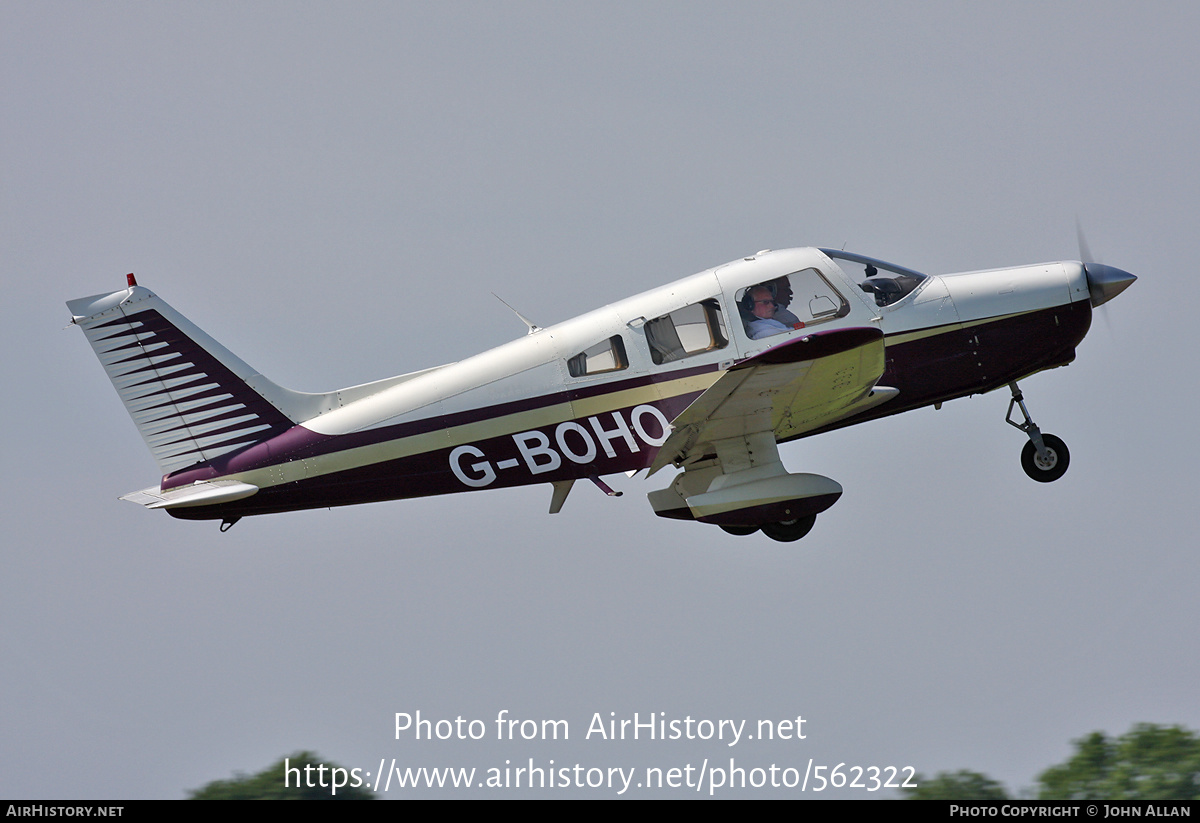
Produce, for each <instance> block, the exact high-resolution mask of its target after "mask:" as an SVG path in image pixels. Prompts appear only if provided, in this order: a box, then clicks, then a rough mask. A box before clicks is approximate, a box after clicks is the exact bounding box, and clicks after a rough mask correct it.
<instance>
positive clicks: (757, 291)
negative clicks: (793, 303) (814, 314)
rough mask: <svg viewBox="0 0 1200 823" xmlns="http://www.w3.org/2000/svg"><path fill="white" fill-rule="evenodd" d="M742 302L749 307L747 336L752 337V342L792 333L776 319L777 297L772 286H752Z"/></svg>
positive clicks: (788, 327) (789, 328)
mask: <svg viewBox="0 0 1200 823" xmlns="http://www.w3.org/2000/svg"><path fill="white" fill-rule="evenodd" d="M742 301H743V302H744V303H745V304H746V305H747V308H748V310H749V314H750V316H749V317H747V318H746V334H748V335H750V339H751V340H760V339H762V338H763V337H770V336H771V335H773V334H782V333H783V332H785V331H791V327H790V326H787V325H785V324H783V323H781V322H779V321H778V320H776V319H775V310H776V306H775V297H774V295H773V294H772V293H771V287H770V286H767V285H765V284H763V285H758V286H752V287H751V288H750V290H749V291H748V292H747V293H746V296H745V297H743V298H742Z"/></svg>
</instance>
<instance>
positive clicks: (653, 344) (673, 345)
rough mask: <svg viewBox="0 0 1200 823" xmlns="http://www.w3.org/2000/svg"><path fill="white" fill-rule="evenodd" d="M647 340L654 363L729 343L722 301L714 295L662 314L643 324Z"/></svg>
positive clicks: (702, 351)
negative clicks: (722, 314)
mask: <svg viewBox="0 0 1200 823" xmlns="http://www.w3.org/2000/svg"><path fill="white" fill-rule="evenodd" d="M646 342H647V343H649V344H650V359H651V360H653V361H654V364H655V365H656V366H661V365H662V364H663V363H670V362H672V361H675V360H682V359H683V358H685V357H691V356H692V355H695V354H702V353H704V352H706V351H712V350H713V349H723V348H725V347H726V346H728V345H729V335H728V333H727V332H726V331H725V320H724V319H723V318H722V317H721V304H720V303H718V302H717V301H716V299H715V298H711V297H710V298H709V299H708V300H702V301H700V302H699V303H693V304H692V305H690V306H684V307H683V308H682V309H678V310H677V311H673V312H671V313H670V314H664V315H663V316H662V317H658V318H655V319H654V320H650V321H648V322H647V323H646Z"/></svg>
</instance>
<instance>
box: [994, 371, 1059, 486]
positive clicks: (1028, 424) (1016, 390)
mask: <svg viewBox="0 0 1200 823" xmlns="http://www.w3.org/2000/svg"><path fill="white" fill-rule="evenodd" d="M1008 388H1009V390H1010V391H1011V392H1012V400H1009V401H1008V414H1006V415H1005V416H1004V422H1005V423H1007V424H1008V425H1010V426H1012V427H1014V428H1017V429H1020V430H1021V431H1023V432H1024V433H1025V434H1027V435H1028V436H1029V442H1028V443H1026V444H1025V448H1024V449H1022V450H1021V468H1023V469H1024V470H1025V474H1027V475H1029V476H1030V477H1031V478H1033V479H1034V480H1036V481H1038V482H1039V483H1053V482H1054V481H1055V480H1057V479H1058V478H1060V477H1062V476H1063V475H1064V474H1066V473H1067V467H1068V466H1069V465H1070V464H1071V453H1070V452H1069V451H1068V450H1067V444H1066V443H1064V442H1063V441H1062V440H1060V439H1059V438H1057V437H1055V436H1054V435H1052V434H1042V430H1041V429H1039V428H1038V427H1037V424H1036V423H1034V422H1033V420H1032V419H1031V418H1030V417H1029V410H1028V409H1026V408H1025V397H1024V395H1022V394H1021V389H1020V387H1018V386H1017V384H1016V383H1009V384H1008ZM1014 407H1019V408H1020V409H1021V416H1022V417H1024V418H1025V422H1023V423H1018V422H1016V421H1015V420H1013V419H1012V413H1013V408H1014Z"/></svg>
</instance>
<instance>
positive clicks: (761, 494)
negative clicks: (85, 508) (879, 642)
mask: <svg viewBox="0 0 1200 823" xmlns="http://www.w3.org/2000/svg"><path fill="white" fill-rule="evenodd" d="M1081 256H1083V257H1087V255H1081ZM1135 279H1136V278H1135V277H1134V276H1133V275H1132V274H1129V273H1128V272H1125V271H1122V270H1120V269H1117V268H1113V267H1111V266H1104V265H1100V264H1097V263H1092V262H1082V263H1081V262H1073V261H1072V262H1057V263H1043V264H1037V265H1031V266H1019V267H1015V268H1003V269H992V270H987V271H973V272H964V273H959V274H947V275H941V276H932V275H927V274H922V273H920V272H917V271H913V270H912V269H908V268H905V267H903V266H897V265H893V264H891V263H886V262H884V261H881V260H876V259H874V258H870V257H866V256H863V255H860V254H852V253H849V252H845V251H839V250H834V249H817V248H799V249H784V250H769V249H768V250H764V251H760V252H758V253H756V254H754V255H752V256H750V257H745V258H742V259H739V260H735V261H733V262H731V263H726V264H724V265H721V266H717V267H715V268H712V269H708V270H707V271H703V272H700V273H699V274H695V275H692V276H691V277H685V278H684V279H682V280H677V281H675V282H674V283H670V284H668V285H665V286H661V287H659V288H656V289H652V290H650V291H647V292H644V293H642V294H639V295H636V296H634V297H629V298H626V299H624V300H620V301H618V302H616V303H613V304H611V305H608V306H605V307H604V308H601V309H597V310H595V311H592V312H589V313H588V314H584V315H581V316H579V317H576V318H574V319H571V320H567V321H565V322H562V323H559V324H557V325H554V326H550V327H547V328H539V327H538V326H536V325H534V324H533V323H530V322H529V321H528V320H525V318H523V317H521V319H522V320H523V321H525V323H526V325H528V327H529V331H528V334H526V335H525V336H524V337H521V338H520V339H517V340H514V341H512V342H511V343H507V344H505V345H503V346H500V347H498V348H495V349H492V350H490V351H486V352H484V353H482V354H478V355H476V356H474V357H471V358H468V359H466V360H463V361H461V362H458V363H450V364H447V365H444V366H437V367H434V368H429V369H424V370H423V371H416V372H411V373H409V374H403V375H400V376H398V377H392V378H389V379H386V380H380V381H378V382H373V383H366V384H363V385H359V386H351V387H349V388H345V389H340V390H338V391H332V392H325V393H318V394H306V393H301V392H295V391H291V390H289V389H285V388H282V387H280V386H278V385H276V384H275V383H273V382H271V381H270V380H268V379H267V378H265V377H264V376H263V375H261V374H259V373H258V372H256V371H255V370H254V369H252V368H251V367H250V366H248V365H247V364H246V363H245V362H243V361H242V360H240V359H239V358H237V357H236V356H234V355H233V354H232V353H231V352H230V351H228V350H227V349H226V348H224V347H223V346H222V345H220V344H219V343H217V342H216V341H215V340H213V339H212V338H211V337H209V336H208V335H207V334H205V333H204V332H203V331H201V330H200V329H199V328H197V327H196V326H194V325H193V324H192V323H190V322H189V321H188V320H186V319H185V318H184V317H183V316H182V315H180V314H179V313H178V312H176V311H175V310H174V309H172V308H171V307H170V306H168V305H167V304H166V303H165V302H164V301H163V300H161V299H160V298H159V297H157V296H156V295H155V294H154V293H152V292H151V291H149V290H148V289H146V288H143V287H142V286H139V285H137V283H136V281H135V279H134V276H133V275H132V274H131V275H128V288H126V289H123V290H121V291H117V292H114V293H112V294H103V295H95V296H92V297H84V298H81V299H78V300H72V301H70V302H68V304H67V306H68V308H69V309H70V310H71V314H72V317H73V321H72V322H74V323H75V324H76V325H78V326H80V327H81V328H82V329H83V331H84V333H85V334H86V335H87V338H88V340H89V342H90V343H91V345H92V348H93V349H94V350H95V352H96V354H97V356H98V357H99V359H100V362H101V363H102V364H103V366H104V368H105V370H106V371H107V373H108V376H109V378H110V379H111V380H112V382H113V385H114V386H115V387H116V389H117V393H118V394H119V395H120V397H121V399H122V401H124V403H125V407H126V409H127V410H128V411H129V413H130V415H131V416H132V417H133V419H134V422H135V423H136V425H137V428H138V430H139V431H140V432H141V434H142V437H143V438H144V439H145V441H146V445H147V446H149V447H150V450H151V452H152V453H153V455H154V459H155V460H156V461H157V462H158V465H159V467H160V468H161V469H162V472H163V477H162V480H161V482H160V483H159V484H158V485H156V486H152V487H150V488H148V489H144V490H142V491H138V492H133V493H131V494H128V495H126V496H125V497H123V498H122V499H124V500H130V501H133V502H135V503H140V504H142V505H143V506H146V507H147V508H150V509H165V510H166V511H167V513H168V514H171V515H173V516H174V517H178V518H183V519H188V520H210V519H213V520H221V521H222V523H221V531H225V530H227V529H228V528H229V527H231V526H232V525H233V524H234V523H236V522H237V521H238V520H239V519H241V518H242V517H245V516H247V515H253V514H268V513H273V512H286V511H295V510H299V509H311V508H321V507H328V506H344V505H349V504H353V503H369V502H374V501H381V500H395V499H401V498H409V497H422V496H426V495H435V494H447V493H450V492H462V491H474V490H480V489H494V488H503V487H508V486H519V485H527V484H531V483H545V484H547V485H549V486H550V487H551V490H552V491H551V500H550V512H551V513H552V514H553V513H557V512H558V511H559V510H560V509H561V508H562V506H563V503H564V502H565V500H566V498H567V494H568V493H569V492H570V490H571V488H572V485H573V484H574V483H575V481H576V480H581V479H587V480H590V481H592V482H593V483H595V484H596V485H597V486H598V487H599V488H600V489H601V490H602V491H604V492H605V493H606V494H609V495H613V496H616V495H619V492H614V491H612V489H611V488H610V487H609V486H608V485H607V484H606V483H605V482H604V480H603V479H602V478H603V477H604V476H605V475H611V474H615V473H618V472H626V473H629V474H633V473H634V472H637V471H639V470H643V469H646V470H648V475H652V474H654V473H656V472H658V471H659V470H660V469H664V468H667V467H673V468H675V469H677V470H678V469H682V471H679V472H678V474H677V475H676V476H675V477H674V480H673V481H672V482H671V484H670V485H669V486H668V487H667V488H665V489H661V490H659V491H653V492H650V494H649V499H650V504H651V506H652V507H653V509H654V511H655V513H656V514H658V515H660V516H662V517H668V518H676V519H680V520H696V521H699V522H701V523H709V524H713V525H715V526H719V527H720V528H722V529H724V530H725V531H726V532H729V533H730V534H735V535H748V534H753V533H754V532H757V531H760V530H761V531H762V532H763V533H764V534H765V535H766V536H767V537H770V538H773V539H775V540H779V541H792V540H798V539H800V538H801V537H803V536H804V535H806V534H807V533H808V532H809V530H810V529H812V527H813V524H814V522H815V520H816V517H817V515H818V514H819V513H821V512H822V511H824V510H826V509H827V508H829V507H830V506H832V505H833V504H834V503H835V502H836V501H837V499H838V497H839V496H840V495H841V493H842V487H841V486H840V485H839V484H838V483H837V482H835V481H834V480H831V479H830V478H828V477H823V476H821V475H816V474H795V473H790V472H788V471H786V470H785V469H784V467H783V465H782V463H781V462H780V458H779V448H778V444H779V443H783V442H786V441H789V440H795V439H797V438H800V437H808V436H811V435H814V434H819V433H821V432H826V431H829V430H831V429H834V428H839V427H842V426H850V425H854V424H856V423H862V422H865V421H868V420H872V419H875V418H879V417H883V416H886V415H891V414H898V413H900V412H904V411H909V410H912V409H916V408H920V407H924V406H930V405H932V406H935V407H940V405H941V404H942V403H944V402H945V401H947V400H952V399H954V398H957V397H965V396H967V395H972V394H978V393H982V392H989V391H992V390H995V389H1003V388H1005V387H1008V388H1009V389H1010V390H1011V393H1012V398H1011V400H1010V402H1009V406H1008V414H1007V416H1006V421H1007V422H1008V423H1010V424H1011V425H1013V426H1015V427H1017V428H1018V429H1020V430H1021V431H1022V432H1023V433H1024V434H1025V435H1027V438H1028V442H1027V443H1026V444H1025V447H1024V451H1023V453H1022V455H1021V463H1022V466H1023V467H1024V469H1025V472H1026V473H1027V474H1028V475H1029V476H1030V477H1032V478H1033V479H1034V480H1038V481H1043V482H1048V481H1053V480H1057V479H1058V478H1059V477H1061V476H1062V474H1063V472H1065V471H1066V469H1067V465H1068V461H1069V459H1070V455H1069V453H1068V451H1067V447H1066V446H1065V445H1064V444H1063V442H1062V441H1061V440H1060V439H1058V438H1057V437H1055V436H1053V435H1051V434H1045V433H1042V431H1041V430H1040V429H1039V427H1038V426H1037V425H1035V424H1034V422H1033V420H1032V419H1031V418H1030V416H1029V412H1028V410H1027V408H1026V406H1025V402H1024V398H1023V396H1022V394H1021V391H1020V389H1019V388H1018V385H1017V381H1019V380H1020V379H1022V378H1024V377H1027V376H1029V375H1031V374H1034V373H1035V372H1039V371H1042V370H1045V369H1050V368H1054V367H1056V366H1062V365H1065V364H1067V363H1069V362H1071V361H1072V360H1073V359H1074V358H1075V347H1076V346H1077V345H1078V344H1079V342H1080V341H1081V340H1082V339H1083V337H1084V335H1085V334H1086V333H1087V331H1088V327H1089V325H1090V324H1091V319H1092V308H1093V307H1095V306H1099V305H1100V304H1102V303H1104V302H1106V301H1108V300H1110V299H1112V298H1113V297H1115V296H1116V295H1117V294H1119V293H1120V292H1121V291H1123V290H1124V289H1125V288H1126V287H1128V286H1129V285H1130V284H1131V283H1132V282H1133V281H1134V280H1135ZM518 317H520V315H519V314H518ZM1014 409H1018V410H1019V412H1020V419H1019V420H1015V419H1014V417H1013V412H1014Z"/></svg>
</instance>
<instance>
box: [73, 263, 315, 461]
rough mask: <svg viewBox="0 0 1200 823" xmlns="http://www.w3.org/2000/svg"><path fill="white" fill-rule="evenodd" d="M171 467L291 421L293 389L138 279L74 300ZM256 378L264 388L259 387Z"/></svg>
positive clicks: (150, 440)
mask: <svg viewBox="0 0 1200 823" xmlns="http://www.w3.org/2000/svg"><path fill="white" fill-rule="evenodd" d="M67 307H68V308H69V309H70V310H71V314H72V317H73V322H74V323H75V324H76V325H78V326H79V327H80V328H82V329H83V332H84V334H86V335H87V338H88V342H89V343H91V344H92V349H93V350H94V351H95V352H96V356H97V357H99V358H100V363H101V365H103V366H104V370H105V371H106V372H107V373H108V377H109V379H110V380H112V383H113V386H114V387H115V388H116V390H117V394H119V395H120V396H121V401H122V402H124V404H125V408H126V409H127V410H128V411H129V414H130V416H131V417H132V418H133V421H134V423H135V424H136V425H137V428H138V431H139V432H141V435H142V438H143V439H144V440H145V441H146V445H147V446H148V447H149V448H150V451H151V453H152V454H153V455H154V459H155V460H156V461H157V462H158V465H159V466H160V467H161V468H162V472H163V474H164V475H167V474H171V473H172V472H176V471H179V470H180V469H184V468H187V467H189V466H193V465H195V464H197V463H203V462H207V461H210V460H212V459H214V458H216V457H219V456H221V455H223V454H228V453H229V452H232V451H235V450H237V449H240V448H243V447H246V446H249V445H252V444H254V443H259V442H262V441H264V440H267V439H269V438H271V437H274V436H275V435H277V434H279V433H281V432H284V431H286V430H287V429H290V428H291V427H292V426H293V425H294V424H295V423H296V422H297V421H296V420H295V419H293V418H292V417H289V416H288V415H287V414H285V413H284V412H283V411H281V410H280V408H279V407H278V406H277V405H276V404H273V403H272V402H270V401H268V400H267V398H266V397H265V396H264V394H263V393H264V392H265V393H267V394H269V395H270V394H281V395H282V394H292V393H290V392H287V391H286V390H284V389H280V388H279V387H277V386H275V385H274V384H273V383H270V382H269V381H266V380H265V379H264V378H263V377H262V375H260V374H258V373H257V372H255V371H254V369H252V368H250V366H248V365H246V363H245V362H243V361H242V360H241V359H239V358H238V357H236V356H235V355H234V354H233V353H232V352H230V351H229V350H228V349H226V348H225V347H224V346H222V345H221V344H220V343H218V342H217V341H215V340H213V339H212V338H211V337H209V336H208V335H207V334H205V333H204V332H203V331H201V330H200V329H199V328H197V327H196V326H194V325H193V324H192V323H191V322H189V321H188V320H187V318H185V317H183V315H181V314H179V313H178V312H177V311H175V310H174V309H172V308H171V307H170V306H168V305H167V304H166V303H165V302H164V301H163V300H162V299H160V298H159V297H158V296H157V295H155V294H154V293H153V292H151V291H150V290H149V289H145V288H143V287H141V286H138V285H136V284H135V283H134V281H133V277H132V276H130V285H129V288H128V289H124V290H122V291H119V292H114V293H112V294H98V295H93V296H92V297H83V298H80V299H78V300H71V301H69V302H68V303H67ZM251 384H253V385H254V386H257V387H258V388H257V389H256V388H252V387H251Z"/></svg>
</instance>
